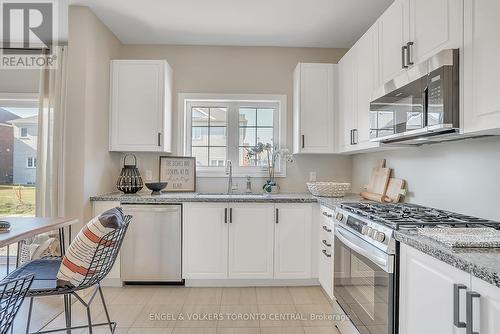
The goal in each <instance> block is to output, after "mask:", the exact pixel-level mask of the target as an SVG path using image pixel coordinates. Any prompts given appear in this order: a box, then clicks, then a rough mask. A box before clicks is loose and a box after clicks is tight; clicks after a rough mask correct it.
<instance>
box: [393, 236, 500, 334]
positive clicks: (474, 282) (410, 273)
mask: <svg viewBox="0 0 500 334" xmlns="http://www.w3.org/2000/svg"><path fill="white" fill-rule="evenodd" d="M400 263H401V272H400V273H401V276H400V293H399V295H400V300H399V301H400V305H399V326H400V330H399V333H401V334H417V333H418V334H421V333H439V334H465V333H480V334H493V333H495V334H496V333H499V329H500V288H498V287H496V286H494V285H492V284H489V283H488V282H486V281H483V280H481V279H479V278H477V277H474V276H472V275H471V274H469V273H467V272H465V271H462V270H459V269H457V268H455V267H452V266H451V265H449V264H447V263H444V262H442V261H440V260H437V259H435V258H433V257H431V256H429V255H426V254H424V253H422V252H420V251H418V250H416V249H414V248H412V247H409V246H406V245H401V260H400ZM467 304H469V305H470V307H467ZM457 311H458V312H457ZM454 314H458V318H454ZM456 323H463V326H456V325H455V324H456ZM465 326H466V327H467V328H465Z"/></svg>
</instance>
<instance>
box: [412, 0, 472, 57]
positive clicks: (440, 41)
mask: <svg viewBox="0 0 500 334" xmlns="http://www.w3.org/2000/svg"><path fill="white" fill-rule="evenodd" d="M406 1H407V2H408V4H409V29H410V30H409V31H410V36H409V40H408V42H411V43H413V45H409V46H408V47H409V49H408V52H409V62H413V63H415V64H418V63H419V62H421V61H423V60H426V59H428V58H430V57H432V56H433V55H435V54H436V53H438V52H439V51H441V50H444V49H457V48H460V47H461V46H462V36H463V34H462V30H463V0H406Z"/></svg>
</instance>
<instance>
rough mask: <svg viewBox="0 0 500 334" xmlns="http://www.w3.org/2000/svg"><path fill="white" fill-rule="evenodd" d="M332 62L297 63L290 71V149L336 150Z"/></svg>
mask: <svg viewBox="0 0 500 334" xmlns="http://www.w3.org/2000/svg"><path fill="white" fill-rule="evenodd" d="M336 66H337V65H334V64H312V63H299V64H298V65H297V67H296V68H295V71H294V75H293V86H294V92H293V153H294V154H297V153H316V154H318V153H323V154H324V153H335V131H334V127H335V112H334V92H335V87H334V85H335V80H334V77H335V75H336V70H337V69H336Z"/></svg>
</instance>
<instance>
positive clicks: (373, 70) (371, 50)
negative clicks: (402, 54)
mask: <svg viewBox="0 0 500 334" xmlns="http://www.w3.org/2000/svg"><path fill="white" fill-rule="evenodd" d="M378 28H379V25H378V24H375V25H373V26H372V27H371V28H370V29H369V30H368V31H367V32H366V33H365V34H364V35H363V37H361V39H360V40H358V42H357V43H356V44H355V45H354V46H353V47H352V48H351V49H350V50H349V52H348V53H346V54H345V55H344V57H342V59H341V61H340V62H339V85H338V92H339V107H338V114H339V117H338V119H339V122H338V128H337V133H338V142H339V144H338V150H339V152H341V153H344V152H354V151H363V150H367V149H370V148H375V147H378V146H379V144H378V143H373V142H370V102H371V101H372V100H373V95H374V92H375V91H376V90H377V88H378V86H379V84H380V71H379V48H378V38H379V29H378Z"/></svg>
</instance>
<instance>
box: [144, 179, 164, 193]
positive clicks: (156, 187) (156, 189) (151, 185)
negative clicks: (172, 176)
mask: <svg viewBox="0 0 500 334" xmlns="http://www.w3.org/2000/svg"><path fill="white" fill-rule="evenodd" d="M167 184H168V182H148V183H145V185H146V187H147V188H148V189H149V190H151V191H152V192H151V195H160V194H161V191H162V190H163V189H165V187H166V186H167Z"/></svg>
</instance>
